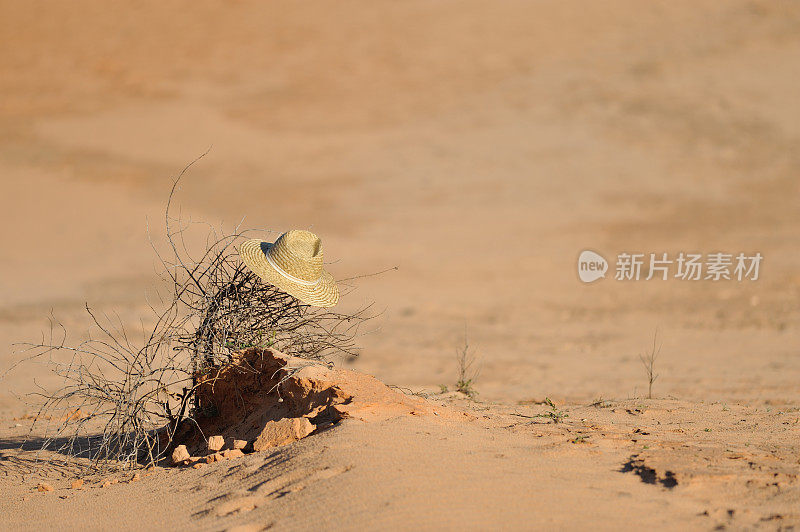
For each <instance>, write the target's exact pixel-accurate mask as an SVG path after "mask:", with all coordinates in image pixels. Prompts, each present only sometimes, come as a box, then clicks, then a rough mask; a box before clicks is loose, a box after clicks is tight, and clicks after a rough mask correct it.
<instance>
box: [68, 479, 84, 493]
mask: <svg viewBox="0 0 800 532" xmlns="http://www.w3.org/2000/svg"><path fill="white" fill-rule="evenodd" d="M70 487H71V488H72V489H74V490H79V489H82V488H83V479H82V478H76V479H75V480H73V481H72V485H71V486H70Z"/></svg>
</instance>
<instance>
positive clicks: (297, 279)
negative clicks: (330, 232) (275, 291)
mask: <svg viewBox="0 0 800 532" xmlns="http://www.w3.org/2000/svg"><path fill="white" fill-rule="evenodd" d="M239 256H241V257H242V260H243V261H244V263H245V264H246V265H247V267H248V268H250V269H251V270H253V271H254V272H255V273H256V274H257V275H258V276H259V277H261V278H262V279H264V280H265V281H266V282H268V283H270V284H272V285H274V286H277V287H278V288H280V289H281V290H283V291H284V292H286V293H287V294H290V295H292V296H294V297H296V298H297V299H299V300H300V301H302V302H303V303H306V304H308V305H312V306H315V307H332V306H334V305H335V304H336V303H337V302H338V301H339V288H338V287H337V286H336V281H335V280H334V279H333V276H332V275H331V274H330V273H328V272H327V271H325V270H324V268H323V265H322V241H321V240H320V239H319V238H318V237H317V235H315V234H314V233H310V232H308V231H303V230H298V229H294V230H292V231H287V232H286V233H284V234H282V235H281V236H280V237H279V238H278V240H276V241H275V243H274V244H270V243H268V242H264V241H263V240H259V239H251V240H247V241H245V242H243V243H242V244H241V245H240V246H239Z"/></svg>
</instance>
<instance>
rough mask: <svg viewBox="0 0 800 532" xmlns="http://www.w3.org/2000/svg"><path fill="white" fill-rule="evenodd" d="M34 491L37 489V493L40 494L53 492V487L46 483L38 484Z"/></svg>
mask: <svg viewBox="0 0 800 532" xmlns="http://www.w3.org/2000/svg"><path fill="white" fill-rule="evenodd" d="M36 489H37V490H38V491H41V492H45V491H53V486H51V485H50V484H48V483H47V482H40V483H39V485H38V486H36Z"/></svg>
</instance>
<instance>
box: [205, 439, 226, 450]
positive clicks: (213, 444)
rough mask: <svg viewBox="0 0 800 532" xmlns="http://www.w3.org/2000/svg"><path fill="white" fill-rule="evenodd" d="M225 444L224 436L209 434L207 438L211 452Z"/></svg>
mask: <svg viewBox="0 0 800 532" xmlns="http://www.w3.org/2000/svg"><path fill="white" fill-rule="evenodd" d="M224 446H225V438H223V437H222V436H211V437H210V438H209V439H208V450H209V451H211V452H212V453H213V452H216V451H219V450H220V449H222V448H223V447H224Z"/></svg>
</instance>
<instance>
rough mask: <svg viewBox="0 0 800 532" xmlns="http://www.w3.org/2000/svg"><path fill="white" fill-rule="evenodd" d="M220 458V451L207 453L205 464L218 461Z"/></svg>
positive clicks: (221, 458)
mask: <svg viewBox="0 0 800 532" xmlns="http://www.w3.org/2000/svg"><path fill="white" fill-rule="evenodd" d="M221 460H224V458H223V457H222V454H220V453H214V454H209V455H208V456H206V463H207V464H213V463H214V462H219V461H221Z"/></svg>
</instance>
